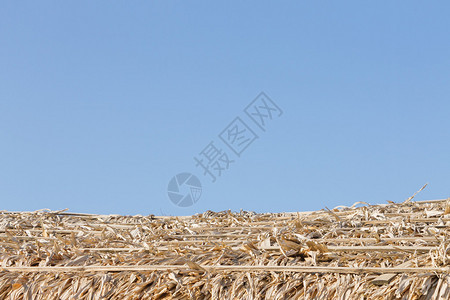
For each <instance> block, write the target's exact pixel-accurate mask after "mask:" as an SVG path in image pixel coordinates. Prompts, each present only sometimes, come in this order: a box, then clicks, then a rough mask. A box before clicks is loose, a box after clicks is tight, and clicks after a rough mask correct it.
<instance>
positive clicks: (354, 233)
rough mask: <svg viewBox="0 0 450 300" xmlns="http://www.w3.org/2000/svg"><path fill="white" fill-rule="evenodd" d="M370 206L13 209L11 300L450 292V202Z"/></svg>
mask: <svg viewBox="0 0 450 300" xmlns="http://www.w3.org/2000/svg"><path fill="white" fill-rule="evenodd" d="M358 206H359V207H356V206H355V207H339V208H336V209H332V210H331V211H330V210H328V209H325V210H323V211H317V212H310V213H278V214H255V213H249V212H240V213H231V212H219V213H215V212H206V213H204V214H201V215H195V216H192V217H155V216H146V217H143V216H113V215H87V214H71V213H67V212H49V211H38V212H33V213H28V212H21V213H12V212H2V213H1V214H0V236H1V239H0V249H1V254H0V255H1V256H0V261H1V267H2V269H1V272H0V299H22V298H23V299H103V298H106V299H170V298H176V299H211V298H212V299H396V298H399V299H449V297H450V294H449V293H450V285H449V275H448V269H447V264H448V262H449V260H450V257H447V251H448V249H449V239H448V233H449V230H448V225H449V224H450V223H449V222H450V215H447V214H449V213H450V208H449V207H448V206H447V201H446V200H434V201H427V202H412V201H409V202H405V203H402V204H395V203H391V204H386V205H373V206H367V205H365V204H361V203H360V204H359V205H358ZM380 275H381V276H380Z"/></svg>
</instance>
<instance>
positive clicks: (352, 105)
mask: <svg viewBox="0 0 450 300" xmlns="http://www.w3.org/2000/svg"><path fill="white" fill-rule="evenodd" d="M449 15H450V4H449V3H448V2H445V1H440V2H439V1H436V2H433V3H424V2H422V1H403V2H395V3H394V2H388V1H383V2H379V1H377V2H361V1H344V2H331V1H330V2H328V1H322V2H321V4H317V3H313V2H301V3H299V2H294V1H282V2H279V1H278V2H275V1H273V2H269V1H251V2H250V1H246V2H240V1H239V2H238V1H235V2H232V3H229V2H221V3H218V2H215V3H210V2H208V1H195V2H187V1H157V2H149V1H135V2H125V1H122V2H118V1H114V2H112V1H96V2H92V1H71V2H66V1H64V2H60V1H45V2H44V1H39V2H37V1H21V2H17V1H3V2H2V3H1V4H0V210H1V209H3V210H36V209H41V208H50V209H63V208H70V210H71V211H77V212H90V213H121V214H143V215H146V214H156V215H160V214H170V215H187V214H192V213H197V212H203V211H205V210H208V209H210V210H214V211H220V210H225V209H231V210H240V209H245V210H253V211H258V212H266V211H271V212H278V211H302V210H313V209H322V208H324V207H325V206H327V207H329V208H332V207H335V206H337V205H341V204H342V205H351V204H353V203H354V202H356V201H367V202H369V203H386V200H392V201H403V200H405V199H406V198H407V197H409V196H410V195H411V194H413V193H414V192H415V191H416V190H418V189H419V188H420V187H421V186H422V185H423V184H425V183H426V182H429V183H430V185H429V186H428V187H427V189H425V190H424V191H423V192H422V193H420V194H419V196H417V199H431V198H446V197H448V196H450V185H449V182H450V159H449V153H450V134H449V133H450V118H449V115H450V114H449V113H450V101H449V100H450V99H449V96H450V55H449V53H450V38H449V37H450V18H449ZM261 91H264V92H266V93H267V94H268V95H269V96H270V97H271V98H272V99H273V100H274V101H275V102H276V103H277V104H278V105H279V106H280V107H281V108H282V109H283V110H284V115H283V116H282V117H281V118H280V119H278V120H276V121H274V122H273V123H272V124H271V125H270V126H269V128H268V130H267V132H266V133H264V134H261V138H260V139H259V140H257V141H256V142H255V143H254V144H253V145H251V146H250V147H249V148H248V149H247V151H246V152H245V153H244V154H243V155H242V157H241V158H240V159H238V160H237V162H236V163H235V164H234V165H232V167H231V168H230V170H229V171H228V172H226V173H224V174H223V176H222V178H220V179H219V180H218V181H217V182H216V183H214V184H212V183H210V182H209V180H208V178H206V177H203V176H201V170H200V169H196V168H195V164H194V161H193V157H194V156H195V155H196V154H198V152H200V151H201V150H202V149H203V148H204V147H205V146H206V145H207V144H208V143H209V142H210V141H211V140H218V138H217V135H218V134H219V133H220V132H221V131H222V130H223V129H224V127H225V126H226V125H227V124H228V123H229V122H230V121H231V120H232V119H233V118H234V117H236V116H238V115H242V109H243V108H244V107H245V106H246V105H247V104H248V103H249V102H250V101H252V100H253V99H254V97H256V96H257V95H258V94H259V92H261ZM260 133H261V132H260ZM183 171H189V172H194V173H196V174H198V175H199V178H200V180H201V181H202V183H203V186H204V190H203V195H202V198H201V199H200V201H199V202H198V203H197V204H195V205H194V206H192V207H190V208H186V209H181V208H178V207H176V206H175V205H173V204H172V203H171V202H170V201H169V199H168V197H167V194H166V189H167V184H168V182H169V180H170V178H171V177H172V176H173V175H175V174H177V173H179V172H183Z"/></svg>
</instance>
